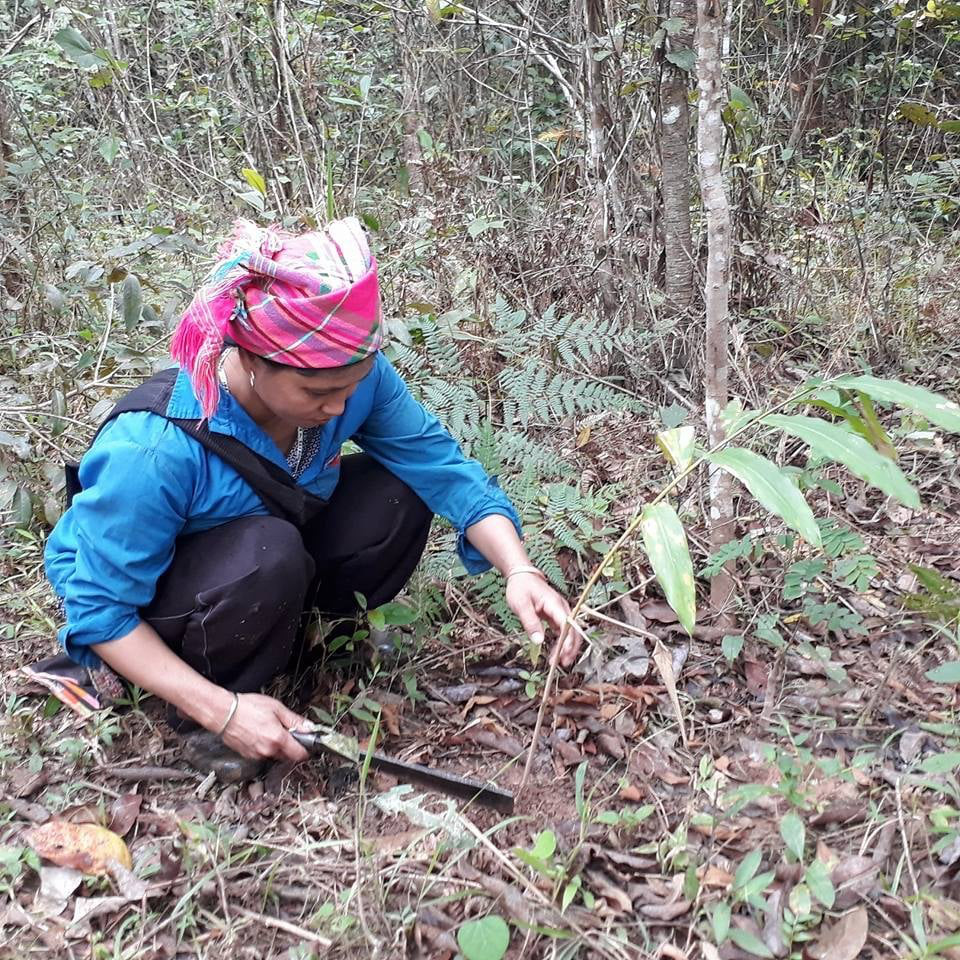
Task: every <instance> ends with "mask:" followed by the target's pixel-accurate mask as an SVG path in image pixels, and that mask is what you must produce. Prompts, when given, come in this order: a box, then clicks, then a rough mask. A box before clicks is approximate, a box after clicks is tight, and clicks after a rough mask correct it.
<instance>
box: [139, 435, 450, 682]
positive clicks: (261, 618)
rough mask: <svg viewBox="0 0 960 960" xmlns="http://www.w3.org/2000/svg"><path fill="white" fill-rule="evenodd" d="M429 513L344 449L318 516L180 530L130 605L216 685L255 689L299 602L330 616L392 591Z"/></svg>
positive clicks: (286, 639)
mask: <svg viewBox="0 0 960 960" xmlns="http://www.w3.org/2000/svg"><path fill="white" fill-rule="evenodd" d="M431 519H432V514H431V513H430V511H429V510H428V509H427V507H426V506H425V504H424V503H423V501H422V500H421V499H420V498H419V497H418V496H417V495H416V494H415V493H414V492H413V491H412V490H411V489H410V488H409V487H408V486H407V485H406V484H405V483H403V482H402V481H401V480H398V479H397V478H396V477H395V476H393V474H391V473H390V472H389V471H387V470H386V469H385V468H384V467H382V466H380V465H379V464H378V463H377V462H376V461H375V460H373V459H371V458H370V457H368V456H366V455H365V454H354V455H352V456H348V457H345V458H344V459H343V462H342V464H341V473H340V482H339V483H338V485H337V488H336V490H335V491H334V494H333V496H332V497H331V499H330V503H329V504H328V506H327V508H326V509H325V510H324V512H323V513H322V514H321V516H320V517H319V518H318V519H317V520H316V521H314V522H313V523H311V525H310V526H309V527H307V528H305V529H304V530H302V531H300V530H298V529H297V528H296V527H295V526H293V524H291V523H288V522H287V521H285V520H280V519H278V518H277V517H245V518H243V519H240V520H233V521H231V522H229V523H225V524H223V525H222V526H219V527H214V528H213V529H211V530H206V531H204V532H203V533H195V534H191V535H190V536H186V537H181V538H180V539H179V540H178V541H177V545H176V551H175V553H174V557H173V562H172V563H171V565H170V568H169V569H168V570H167V572H166V573H165V574H164V575H163V577H162V578H161V580H160V582H159V583H158V585H157V592H156V596H155V597H154V600H153V602H152V603H151V604H150V606H149V607H147V608H145V609H144V610H142V611H141V615H142V617H143V619H144V620H145V621H146V622H147V623H149V624H150V625H151V626H152V627H153V628H154V629H155V630H156V631H157V633H158V634H159V635H160V637H161V638H162V639H163V640H164V642H165V643H167V644H168V645H169V646H170V647H171V648H172V649H173V650H174V651H175V652H176V653H177V654H178V656H180V657H181V658H182V659H183V660H185V661H186V662H187V663H188V664H190V666H191V667H193V668H194V669H195V670H197V671H198V672H199V673H201V674H203V676H205V677H208V678H209V679H210V680H213V681H214V682H215V683H217V684H219V685H220V686H223V687H226V688H227V689H228V690H236V691H237V692H238V693H250V692H253V691H256V690H259V689H260V688H261V687H263V686H264V684H266V683H267V682H269V681H270V680H271V679H272V678H273V677H275V676H277V674H279V673H281V672H283V671H284V670H286V669H287V668H288V667H289V666H290V665H291V660H292V659H293V657H294V654H295V652H297V650H298V632H299V626H300V622H301V615H302V613H303V612H304V610H305V609H309V608H311V607H316V608H317V609H319V610H320V611H321V613H324V614H328V615H330V616H334V617H336V616H350V615H353V614H355V613H356V612H357V609H358V606H357V600H356V596H355V594H356V593H357V592H359V593H361V594H362V595H363V596H364V597H365V598H366V603H367V607H368V608H372V607H377V606H379V605H380V604H383V603H386V602H387V601H388V600H390V599H392V598H393V597H395V596H396V595H397V594H398V593H399V592H400V590H401V589H402V588H403V586H404V584H405V583H406V582H407V580H408V579H409V578H410V575H411V574H412V573H413V570H414V568H415V567H416V565H417V563H418V561H419V560H420V556H421V554H422V553H423V548H424V546H425V545H426V541H427V534H428V532H429V530H430V521H431Z"/></svg>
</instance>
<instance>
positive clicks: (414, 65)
mask: <svg viewBox="0 0 960 960" xmlns="http://www.w3.org/2000/svg"><path fill="white" fill-rule="evenodd" d="M393 22H394V26H395V28H396V29H395V35H396V38H397V52H398V53H399V54H400V70H401V75H402V79H403V104H402V106H401V107H400V122H401V124H402V126H403V137H402V139H401V142H400V155H401V156H402V157H403V163H404V166H405V167H406V168H407V187H408V189H409V191H410V195H411V196H412V197H415V198H416V199H417V202H418V203H419V202H422V201H423V198H424V194H425V189H426V184H425V182H424V177H423V150H422V149H421V147H420V130H421V129H422V127H423V110H422V105H421V102H420V72H421V62H420V59H421V54H420V53H419V49H418V48H419V46H420V45H421V44H422V43H423V36H424V32H425V30H426V24H425V22H424V16H423V13H422V12H421V7H419V6H417V5H416V4H414V3H410V2H407V3H405V4H404V5H403V7H402V9H401V8H398V9H396V10H394V14H393Z"/></svg>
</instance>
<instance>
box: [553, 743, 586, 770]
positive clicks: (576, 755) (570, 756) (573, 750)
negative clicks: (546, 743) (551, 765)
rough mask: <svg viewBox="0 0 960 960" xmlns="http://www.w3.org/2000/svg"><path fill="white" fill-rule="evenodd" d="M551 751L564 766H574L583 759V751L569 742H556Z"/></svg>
mask: <svg viewBox="0 0 960 960" xmlns="http://www.w3.org/2000/svg"><path fill="white" fill-rule="evenodd" d="M553 749H554V752H555V753H556V754H557V755H558V756H559V757H560V759H561V760H562V761H563V764H564V766H567V767H572V766H576V765H577V764H578V763H579V762H580V761H581V760H582V759H583V751H582V750H581V749H580V748H579V747H578V746H577V745H576V744H575V743H571V742H570V741H569V740H558V741H557V742H556V743H555V744H554V745H553Z"/></svg>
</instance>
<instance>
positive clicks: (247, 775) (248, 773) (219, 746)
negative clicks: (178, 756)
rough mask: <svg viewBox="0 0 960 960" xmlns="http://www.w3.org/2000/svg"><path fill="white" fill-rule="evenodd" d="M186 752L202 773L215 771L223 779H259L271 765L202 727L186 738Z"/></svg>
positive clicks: (227, 781)
mask: <svg viewBox="0 0 960 960" xmlns="http://www.w3.org/2000/svg"><path fill="white" fill-rule="evenodd" d="M183 756H184V759H185V760H186V761H187V763H189V764H190V766H191V767H193V768H194V769H196V770H199V771H200V772H201V773H211V772H213V773H215V774H216V775H217V780H219V781H220V783H243V782H244V781H245V780H256V779H257V777H259V776H261V775H262V774H263V772H264V771H265V770H266V768H267V766H268V765H269V761H268V760H252V759H250V758H249V757H241V756H240V754H239V753H237V752H236V751H234V750H231V749H230V748H229V747H228V746H227V745H226V744H225V743H224V742H223V741H222V740H221V739H220V738H219V737H218V736H217V735H216V734H215V733H211V732H210V731H209V730H201V731H200V732H199V733H190V734H187V735H186V736H185V737H184V738H183Z"/></svg>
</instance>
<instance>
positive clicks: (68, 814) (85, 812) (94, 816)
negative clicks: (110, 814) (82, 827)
mask: <svg viewBox="0 0 960 960" xmlns="http://www.w3.org/2000/svg"><path fill="white" fill-rule="evenodd" d="M57 819H58V820H69V821H70V822H71V823H99V824H100V825H101V826H103V824H102V822H101V813H100V807H99V806H98V805H97V804H93V803H75V804H73V805H72V806H69V807H64V808H63V809H62V810H61V811H60V812H59V813H58V814H57Z"/></svg>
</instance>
